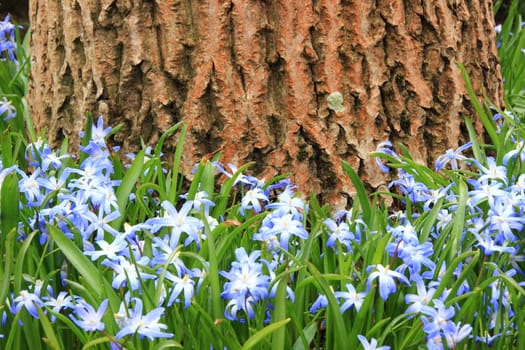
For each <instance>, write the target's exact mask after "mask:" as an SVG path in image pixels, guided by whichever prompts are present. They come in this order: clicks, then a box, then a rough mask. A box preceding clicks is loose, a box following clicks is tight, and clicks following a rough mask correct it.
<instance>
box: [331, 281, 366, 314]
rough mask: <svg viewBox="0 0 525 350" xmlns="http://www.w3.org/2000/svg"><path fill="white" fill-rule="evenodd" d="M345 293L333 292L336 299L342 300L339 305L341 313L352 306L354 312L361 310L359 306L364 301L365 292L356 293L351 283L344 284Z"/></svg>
mask: <svg viewBox="0 0 525 350" xmlns="http://www.w3.org/2000/svg"><path fill="white" fill-rule="evenodd" d="M346 290H347V292H334V296H335V297H336V298H341V299H343V300H344V302H343V304H341V313H343V312H345V311H346V310H348V309H349V308H350V307H352V306H354V307H355V310H356V311H359V309H361V305H363V302H364V300H365V296H366V293H365V292H359V293H358V292H357V291H356V289H355V287H354V286H353V285H352V284H351V283H347V284H346Z"/></svg>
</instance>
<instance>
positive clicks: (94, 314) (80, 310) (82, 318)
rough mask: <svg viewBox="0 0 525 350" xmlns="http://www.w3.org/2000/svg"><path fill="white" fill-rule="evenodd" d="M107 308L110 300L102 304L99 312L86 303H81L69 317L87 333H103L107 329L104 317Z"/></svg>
mask: <svg viewBox="0 0 525 350" xmlns="http://www.w3.org/2000/svg"><path fill="white" fill-rule="evenodd" d="M107 307H108V299H105V300H104V301H103V302H102V303H100V305H99V308H98V310H95V309H94V308H93V306H91V305H90V304H88V303H87V302H86V301H81V302H80V303H79V304H78V305H75V308H74V309H73V311H74V313H73V314H71V315H69V317H70V318H71V319H72V320H73V322H75V324H76V325H77V326H79V327H80V328H82V329H83V330H84V331H86V332H95V331H102V330H104V327H105V325H104V322H102V317H104V313H105V312H106V308H107Z"/></svg>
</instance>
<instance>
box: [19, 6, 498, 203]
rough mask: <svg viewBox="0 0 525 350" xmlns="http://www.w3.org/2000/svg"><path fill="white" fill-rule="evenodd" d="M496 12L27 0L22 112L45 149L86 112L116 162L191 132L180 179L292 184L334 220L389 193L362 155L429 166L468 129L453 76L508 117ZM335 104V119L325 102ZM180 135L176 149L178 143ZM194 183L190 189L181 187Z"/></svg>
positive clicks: (71, 133) (462, 95) (467, 109)
mask: <svg viewBox="0 0 525 350" xmlns="http://www.w3.org/2000/svg"><path fill="white" fill-rule="evenodd" d="M492 6H493V4H492V1H491V0H436V1H427V0H424V1H421V0H419V1H418V0H404V1H401V0H376V1H369V0H198V1H197V0H157V1H153V0H150V1H146V0H140V1H138V0H62V1H56V0H38V1H36V0H34V1H32V2H31V3H30V22H31V26H32V32H31V35H32V38H31V59H32V61H31V64H32V80H31V87H30V96H29V102H30V105H31V111H32V116H33V118H34V120H35V124H36V126H37V127H38V128H40V129H41V128H46V130H47V131H46V135H47V137H48V138H49V141H50V142H51V143H54V144H56V143H58V142H60V140H62V139H63V138H64V136H68V137H69V138H70V139H72V140H75V139H76V137H77V133H78V131H79V130H81V129H82V127H83V125H84V119H85V118H84V116H85V113H86V112H87V111H90V112H92V113H93V115H99V114H100V115H103V116H104V117H105V118H106V120H107V121H108V122H109V123H110V124H111V125H117V124H119V123H124V127H123V129H122V131H121V132H120V133H119V134H117V135H116V136H115V140H114V141H115V142H117V143H120V144H122V145H123V147H124V149H125V150H126V151H128V150H137V149H138V147H139V145H140V140H141V139H143V140H144V142H145V143H146V144H150V145H151V144H155V143H156V142H157V141H158V140H159V137H160V135H161V134H162V133H163V132H164V131H166V130H167V129H168V128H170V127H171V126H172V125H174V124H175V123H177V122H179V121H183V122H184V123H185V124H186V125H187V126H188V128H189V129H188V130H189V132H188V138H187V142H186V145H185V152H184V161H183V163H184V165H183V172H184V173H185V174H186V175H188V174H190V170H191V168H192V167H193V165H194V163H195V162H197V161H199V160H200V159H201V157H204V156H206V155H210V154H214V153H215V152H222V161H224V162H226V163H228V162H232V163H235V164H237V165H241V164H243V163H246V162H248V161H255V162H256V164H255V166H254V167H253V169H252V171H253V173H254V174H255V175H259V176H261V177H263V178H266V179H268V178H270V177H272V176H275V175H277V174H282V173H286V172H290V173H291V174H292V180H293V181H294V182H295V183H296V184H297V185H299V190H300V191H303V192H309V191H313V192H314V193H316V194H320V195H321V196H322V198H321V199H322V200H323V201H326V202H330V203H332V204H335V205H337V206H343V205H345V203H346V200H347V199H348V198H350V197H351V196H352V194H353V191H354V189H353V186H352V184H351V183H350V181H349V180H348V179H347V177H346V176H345V175H344V174H343V171H342V168H341V165H340V161H341V160H346V161H347V162H349V163H350V164H351V165H352V166H353V168H354V169H355V170H356V171H358V173H359V175H360V176H361V178H362V179H363V180H364V181H365V182H366V183H367V184H368V186H369V188H370V189H377V188H380V187H381V186H382V185H383V184H384V183H385V180H386V177H385V175H383V174H381V173H380V171H379V169H378V168H377V166H376V165H375V162H374V160H373V159H371V158H370V157H369V152H371V151H374V150H375V148H376V145H377V144H378V143H379V142H381V141H383V140H386V139H390V140H391V141H393V142H394V143H397V142H401V143H404V144H405V145H407V146H408V148H409V149H410V151H411V152H412V155H413V157H414V158H415V159H416V160H418V161H421V162H423V163H430V162H432V161H433V160H434V159H435V157H436V156H437V155H439V154H441V153H442V152H443V151H445V150H446V149H448V148H455V147H457V146H458V145H459V144H461V143H463V142H465V140H466V136H465V130H464V127H463V122H462V116H463V115H469V116H471V117H472V118H473V120H475V116H474V112H473V109H472V107H471V104H470V103H469V100H468V97H467V96H466V91H465V84H464V82H463V80H462V78H461V75H460V71H459V69H458V68H457V66H456V62H461V63H462V64H464V65H465V66H466V68H467V70H468V72H469V73H470V76H471V79H472V81H473V85H474V88H475V90H476V92H477V93H478V94H479V96H480V97H481V96H482V94H483V93H485V94H486V96H488V97H489V98H490V99H491V100H492V101H493V102H494V103H495V104H497V105H502V83H501V77H500V73H499V66H498V58H497V52H496V46H495V32H494V30H493V27H494V18H493V13H492V10H493V9H492ZM337 92H339V93H340V94H341V96H342V97H343V103H342V106H340V108H334V107H333V105H331V104H330V105H329V103H328V97H329V96H330V95H332V94H334V93H337ZM176 141H177V139H176V137H174V138H172V139H171V140H170V144H168V148H167V151H168V153H169V147H170V145H171V146H173V145H174V144H175V143H176ZM188 176H189V175H188Z"/></svg>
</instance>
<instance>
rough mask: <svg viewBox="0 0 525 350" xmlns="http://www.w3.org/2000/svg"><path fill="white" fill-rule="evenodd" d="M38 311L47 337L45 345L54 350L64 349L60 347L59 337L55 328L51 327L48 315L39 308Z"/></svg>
mask: <svg viewBox="0 0 525 350" xmlns="http://www.w3.org/2000/svg"><path fill="white" fill-rule="evenodd" d="M36 310H37V312H38V316H39V318H40V325H41V326H42V329H43V330H44V334H45V335H46V338H44V341H45V343H46V344H47V345H48V346H49V347H51V348H52V349H55V350H60V349H62V347H61V346H60V342H59V341H58V337H57V335H56V334H55V331H54V330H53V327H52V326H51V322H49V319H48V318H47V315H46V314H45V313H44V312H43V311H42V309H41V308H40V307H37V309H36Z"/></svg>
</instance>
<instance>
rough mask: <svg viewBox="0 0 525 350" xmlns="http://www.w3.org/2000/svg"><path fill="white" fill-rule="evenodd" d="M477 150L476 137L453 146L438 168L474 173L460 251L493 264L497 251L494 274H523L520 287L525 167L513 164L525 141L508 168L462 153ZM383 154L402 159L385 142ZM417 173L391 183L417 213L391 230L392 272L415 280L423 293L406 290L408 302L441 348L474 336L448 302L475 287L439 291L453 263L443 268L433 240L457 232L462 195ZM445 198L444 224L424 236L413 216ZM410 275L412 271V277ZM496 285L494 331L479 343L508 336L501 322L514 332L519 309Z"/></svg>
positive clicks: (385, 291)
mask: <svg viewBox="0 0 525 350" xmlns="http://www.w3.org/2000/svg"><path fill="white" fill-rule="evenodd" d="M471 147H472V142H469V143H467V144H465V145H464V146H461V147H459V148H458V149H456V150H448V151H447V152H446V153H445V154H444V155H442V156H441V157H439V158H438V159H437V161H436V170H437V171H440V170H442V169H444V168H446V167H447V166H450V169H451V170H452V171H458V169H459V168H460V165H461V164H463V166H467V167H470V171H471V173H470V174H471V176H469V177H468V179H467V180H466V182H467V185H468V192H467V193H466V200H465V222H464V226H463V227H464V230H463V232H461V233H460V242H459V245H460V246H466V247H468V248H467V249H465V250H463V251H461V252H460V253H464V252H466V251H469V250H470V251H474V250H475V249H479V250H480V251H481V252H482V253H483V256H484V257H485V260H487V261H488V260H489V259H490V258H491V257H492V256H494V255H497V257H498V259H497V262H498V264H497V265H496V264H495V263H494V262H487V265H488V266H487V267H486V269H487V271H492V275H493V276H498V275H500V274H502V273H504V274H506V275H507V276H509V277H510V276H516V277H519V279H518V281H519V284H520V285H522V286H523V285H525V283H524V282H523V276H525V272H524V270H523V269H522V266H520V265H521V263H522V262H523V261H525V255H523V238H522V237H520V232H522V230H523V227H524V224H525V187H524V186H523V185H524V181H525V175H523V174H519V172H518V174H517V175H513V172H512V169H516V167H519V166H521V164H522V162H523V160H524V159H525V153H524V149H523V143H522V142H521V141H518V142H516V143H515V147H514V148H513V149H511V150H509V151H508V152H507V153H506V154H505V155H504V156H503V157H502V164H501V165H498V164H497V162H496V160H495V159H494V158H493V157H487V158H486V160H485V162H484V164H481V163H480V162H479V161H478V160H476V159H475V158H472V157H467V156H465V155H463V152H465V151H467V150H468V149H469V148H471ZM379 151H380V152H383V153H385V154H388V155H389V156H391V157H394V158H396V159H398V160H399V162H400V163H402V162H403V160H402V159H401V158H400V157H399V156H398V155H397V154H396V153H395V152H394V151H393V149H392V148H391V144H390V143H383V144H382V145H381V148H380V149H379ZM381 165H382V167H383V168H384V170H386V171H388V170H390V169H389V168H388V167H387V166H386V165H385V164H381ZM415 176H417V171H416V172H415V173H414V174H410V173H408V172H407V171H405V170H402V169H401V170H399V179H398V180H395V181H393V182H392V183H391V186H392V187H397V188H398V190H399V192H400V193H401V194H402V195H403V196H404V197H405V198H406V199H407V201H410V203H411V204H410V205H411V207H412V209H413V212H412V213H411V216H410V217H409V216H407V214H406V213H399V214H398V215H397V217H396V220H395V224H393V225H391V226H389V227H388V232H389V233H390V234H391V237H392V242H391V243H390V244H389V245H388V246H387V251H388V252H389V254H390V256H391V257H392V258H393V259H394V260H396V259H399V260H400V263H398V264H397V268H396V272H393V271H392V272H390V273H391V277H396V278H398V280H400V281H403V282H405V283H412V284H416V286H417V294H406V295H405V301H406V303H407V304H409V305H410V306H409V307H408V309H407V312H408V313H417V314H419V315H420V316H421V318H422V321H423V324H424V331H425V332H426V334H427V337H428V338H427V339H428V346H429V348H432V349H442V348H443V346H442V343H441V342H442V340H443V339H446V342H447V346H448V347H449V348H455V347H456V344H457V343H458V342H460V341H461V340H462V339H464V338H466V337H471V336H472V334H471V331H472V326H471V325H468V324H466V325H461V323H459V322H458V323H454V322H453V321H451V320H452V318H453V317H454V315H455V314H456V312H457V311H459V310H457V309H456V308H455V306H454V305H452V306H449V307H446V306H445V301H446V300H450V299H451V298H452V297H460V296H462V295H468V294H467V293H469V292H471V291H472V289H473V288H474V287H475V285H471V284H469V283H467V282H464V283H462V284H461V286H460V287H459V288H457V289H456V291H455V295H450V294H449V293H450V292H451V290H448V289H445V290H443V291H442V294H441V295H435V292H436V290H437V289H438V288H439V286H440V283H441V279H442V278H443V277H444V275H445V273H446V272H447V267H446V266H445V264H444V263H443V264H442V265H441V266H436V264H435V262H434V261H433V260H432V257H434V256H436V255H435V253H436V252H434V245H433V242H435V241H437V240H438V239H442V238H443V237H447V236H450V234H451V226H452V222H453V219H454V216H453V215H452V213H453V212H455V211H457V210H458V207H459V203H458V202H459V201H460V199H459V195H458V193H457V188H456V184H454V183H450V184H449V185H447V186H441V187H439V186H436V188H429V187H427V185H425V184H423V183H421V182H418V181H416V180H415ZM438 201H439V202H441V203H443V205H441V207H440V210H439V212H438V215H437V224H436V225H434V226H433V227H432V228H431V231H430V234H429V237H426V238H423V239H422V237H421V236H420V232H421V229H419V230H416V228H415V227H414V226H413V224H412V221H413V220H416V219H417V218H418V217H419V216H421V215H423V214H424V213H425V212H428V211H430V210H431V209H432V208H433V205H435V204H436V203H437V202H438ZM451 244H452V242H450V243H449V244H445V245H444V248H443V249H446V247H447V245H451ZM399 273H401V275H400V274H399ZM461 273H462V264H461V263H460V264H459V265H458V266H457V267H456V268H455V270H454V272H453V275H454V276H455V277H456V278H457V277H459V275H460V274H461ZM405 276H408V278H409V280H410V282H409V281H408V280H407V279H406V278H405ZM379 284H380V288H381V289H382V291H381V296H382V297H383V299H386V297H387V295H390V294H392V293H393V292H394V291H395V285H394V284H392V281H391V280H390V281H389V283H388V284H386V286H385V287H382V286H381V281H380V282H379ZM491 290H492V295H490V296H488V298H490V306H489V307H488V310H487V317H488V318H489V319H490V320H491V322H490V329H488V330H487V334H484V335H478V336H477V337H476V339H477V340H478V341H480V342H484V343H487V344H491V342H492V341H493V340H494V339H495V338H497V337H500V336H502V335H503V334H502V333H500V332H496V333H492V332H491V330H492V329H494V328H495V327H496V323H498V322H501V323H500V324H499V327H500V329H508V332H509V333H510V332H511V331H510V330H511V329H513V325H512V324H511V323H509V321H508V320H511V319H512V317H513V316H514V312H515V310H514V309H513V307H512V306H511V302H510V300H509V291H508V289H507V287H506V286H505V285H504V284H503V283H502V281H501V280H499V279H495V281H494V282H492V283H491ZM498 318H499V319H498Z"/></svg>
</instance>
